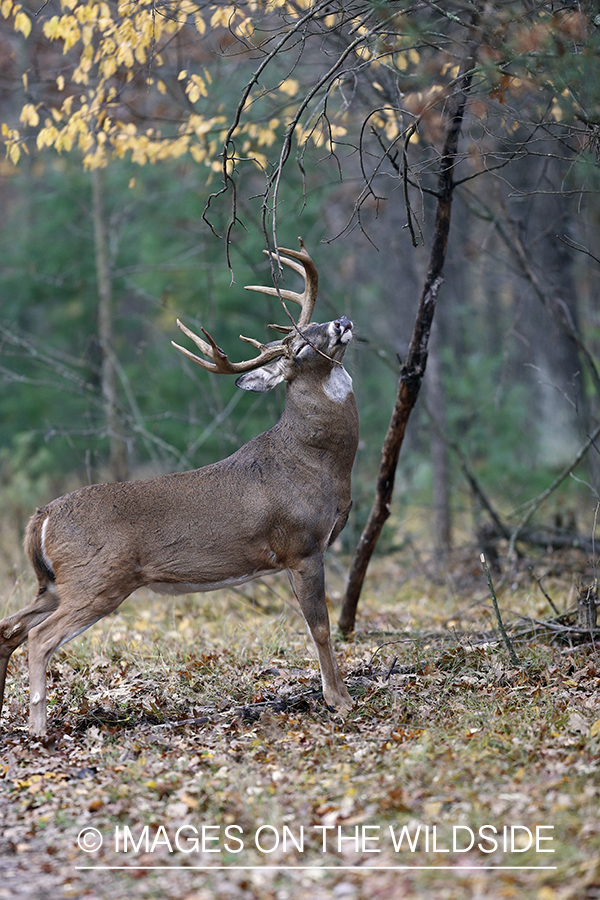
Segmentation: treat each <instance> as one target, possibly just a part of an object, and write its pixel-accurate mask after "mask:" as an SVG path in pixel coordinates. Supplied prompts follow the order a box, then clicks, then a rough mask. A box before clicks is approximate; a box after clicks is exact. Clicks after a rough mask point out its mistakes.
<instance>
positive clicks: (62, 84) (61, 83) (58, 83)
mask: <svg viewBox="0 0 600 900" xmlns="http://www.w3.org/2000/svg"><path fill="white" fill-rule="evenodd" d="M56 87H57V88H58V90H59V91H64V89H65V77H64V75H59V76H58V78H57V79H56Z"/></svg>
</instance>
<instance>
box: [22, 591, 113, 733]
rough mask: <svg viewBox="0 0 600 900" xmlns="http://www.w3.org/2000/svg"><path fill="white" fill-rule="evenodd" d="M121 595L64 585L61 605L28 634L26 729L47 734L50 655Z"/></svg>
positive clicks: (106, 611) (106, 610) (82, 629)
mask: <svg viewBox="0 0 600 900" xmlns="http://www.w3.org/2000/svg"><path fill="white" fill-rule="evenodd" d="M124 599H125V597H123V596H119V597H118V598H114V597H110V598H109V597H107V596H103V597H98V598H94V597H90V596H86V591H85V589H83V590H82V589H81V586H80V585H77V586H76V587H75V586H73V587H71V586H69V587H67V586H66V585H63V586H61V587H60V604H59V605H58V607H57V608H56V609H55V610H54V612H53V613H52V614H51V615H49V616H48V617H47V618H46V619H45V620H44V621H43V622H40V624H39V625H37V626H36V627H35V628H32V629H31V631H30V633H29V732H30V734H33V735H44V734H45V733H46V668H47V666H48V662H49V660H50V657H51V656H52V654H53V653H54V652H55V651H56V650H58V648H59V647H62V645H63V644H66V643H67V642H68V641H70V640H71V639H72V638H74V637H77V635H78V634H81V632H82V631H85V630H86V628H89V627H90V625H93V624H94V622H97V621H98V620H99V619H102V618H103V617H104V616H105V615H107V614H108V613H110V612H113V610H115V609H116V608H117V607H118V606H119V605H120V604H121V602H122V601H123V600H124Z"/></svg>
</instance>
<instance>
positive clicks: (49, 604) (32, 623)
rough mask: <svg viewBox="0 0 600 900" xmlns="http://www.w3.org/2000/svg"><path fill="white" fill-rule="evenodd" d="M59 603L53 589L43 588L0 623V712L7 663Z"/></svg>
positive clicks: (0, 709)
mask: <svg viewBox="0 0 600 900" xmlns="http://www.w3.org/2000/svg"><path fill="white" fill-rule="evenodd" d="M59 602H60V601H59V597H58V594H56V593H55V591H54V590H53V589H51V588H50V589H46V588H45V587H44V588H43V589H40V591H39V593H38V596H37V597H36V599H35V600H34V601H33V603H30V604H29V606H26V607H25V609H21V610H19V612H17V613H14V614H13V615H12V616H8V617H7V618H6V619H3V620H2V621H1V622H0V712H2V703H3V700H4V685H5V682H6V671H7V669H8V661H9V660H10V658H11V656H12V654H13V653H14V651H15V650H16V649H17V647H20V646H21V644H23V643H25V641H26V640H27V637H28V635H29V632H30V631H31V629H32V628H35V627H36V626H37V625H39V624H40V623H41V622H43V621H44V619H47V618H48V616H50V615H52V613H53V612H54V610H55V609H56V608H57V606H58V604H59Z"/></svg>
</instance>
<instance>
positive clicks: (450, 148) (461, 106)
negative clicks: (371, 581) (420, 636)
mask: <svg viewBox="0 0 600 900" xmlns="http://www.w3.org/2000/svg"><path fill="white" fill-rule="evenodd" d="M471 65H472V60H469V62H468V64H467V67H466V71H465V72H464V74H463V76H462V79H461V82H460V87H459V88H458V89H457V92H456V94H455V95H454V96H453V98H452V100H451V102H450V104H449V109H450V111H449V117H448V118H449V123H448V130H447V132H446V139H445V141H444V148H443V151H442V156H441V159H440V168H439V174H438V191H437V196H438V200H437V208H436V215H435V227H434V233H433V241H432V244H431V251H430V254H429V265H428V268H427V274H426V276H425V283H424V285H423V290H422V293H421V297H420V300H419V306H418V309H417V317H416V320H415V325H414V329H413V334H412V338H411V342H410V346H409V349H408V355H407V357H406V361H405V363H404V365H403V366H402V368H401V371H400V379H399V382H398V392H397V394H396V402H395V404H394V410H393V412H392V418H391V420H390V424H389V425H388V430H387V433H386V436H385V440H384V443H383V449H382V452H381V464H380V467H379V477H378V479H377V488H376V494H375V500H374V503H373V506H372V508H371V512H370V514H369V518H368V520H367V524H366V525H365V528H364V530H363V533H362V535H361V537H360V540H359V542H358V546H357V548H356V551H355V554H354V559H353V561H352V565H351V567H350V573H349V575H348V583H347V585H346V592H345V594H344V597H343V600H342V609H341V613H340V618H339V623H338V624H339V627H340V629H341V631H342V632H343V634H349V633H350V632H351V631H353V630H354V623H355V621H356V609H357V606H358V600H359V597H360V592H361V590H362V585H363V582H364V578H365V575H366V572H367V567H368V565H369V561H370V559H371V556H372V554H373V551H374V549H375V545H376V543H377V540H378V538H379V535H380V534H381V529H382V528H383V526H384V523H385V521H386V519H387V518H388V516H389V514H390V503H391V500H392V494H393V490H394V480H395V477H396V467H397V464H398V457H399V455H400V448H401V447H402V442H403V440H404V434H405V432H406V425H407V423H408V419H409V417H410V414H411V412H412V409H413V407H414V405H415V403H416V402H417V397H418V395H419V389H420V387H421V381H422V379H423V376H424V374H425V367H426V365H427V352H428V344H429V335H430V333H431V323H432V321H433V314H434V312H435V304H436V300H437V295H438V292H439V289H440V286H441V284H442V281H443V278H442V273H443V269H444V262H445V259H446V248H447V245H448V235H449V232H450V211H451V207H452V195H453V190H454V178H453V174H454V164H455V161H456V153H457V149H458V141H459V138H460V133H461V129H462V122H463V116H464V111H465V105H466V102H467V96H468V93H469V90H470V87H471V72H470V69H471Z"/></svg>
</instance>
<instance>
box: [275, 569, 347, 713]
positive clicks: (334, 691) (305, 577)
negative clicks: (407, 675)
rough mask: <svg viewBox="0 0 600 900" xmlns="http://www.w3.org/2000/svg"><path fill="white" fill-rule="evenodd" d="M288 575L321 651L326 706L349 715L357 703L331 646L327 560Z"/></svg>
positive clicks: (319, 652)
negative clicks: (324, 564)
mask: <svg viewBox="0 0 600 900" xmlns="http://www.w3.org/2000/svg"><path fill="white" fill-rule="evenodd" d="M288 574H289V576H290V581H291V583H292V588H293V590H294V593H295V594H296V597H297V598H298V602H299V604H300V609H301V610H302V613H303V615H304V618H305V619H306V624H307V625H308V628H309V631H310V634H311V637H312V639H313V641H314V643H315V647H316V649H317V655H318V657H319V667H320V669H321V681H322V683H323V697H324V699H325V703H326V704H327V705H328V706H332V707H334V708H335V709H336V710H337V711H338V712H348V710H350V709H351V708H352V706H353V701H352V698H351V696H350V694H349V693H348V690H347V688H346V685H345V684H344V682H343V680H342V676H341V674H340V670H339V668H338V664H337V662H336V659H335V656H334V654H333V648H332V646H331V635H330V627H329V613H328V612H327V601H326V600H325V572H324V569H323V558H322V556H311V557H309V558H308V559H305V560H302V562H301V563H300V564H299V565H298V566H296V568H294V569H289V570H288Z"/></svg>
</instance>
